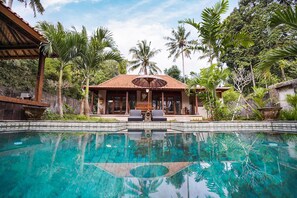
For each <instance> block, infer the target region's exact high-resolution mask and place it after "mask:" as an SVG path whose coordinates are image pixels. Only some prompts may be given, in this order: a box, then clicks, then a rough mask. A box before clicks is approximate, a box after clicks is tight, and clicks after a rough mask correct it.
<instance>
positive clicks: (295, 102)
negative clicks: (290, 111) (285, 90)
mask: <svg viewBox="0 0 297 198" xmlns="http://www.w3.org/2000/svg"><path fill="white" fill-rule="evenodd" d="M286 100H287V102H288V103H289V105H290V106H291V107H293V108H294V109H297V94H295V95H287V98H286Z"/></svg>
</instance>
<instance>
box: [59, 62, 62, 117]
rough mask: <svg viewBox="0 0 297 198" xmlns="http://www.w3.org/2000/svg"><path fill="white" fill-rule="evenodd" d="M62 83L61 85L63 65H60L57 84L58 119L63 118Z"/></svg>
mask: <svg viewBox="0 0 297 198" xmlns="http://www.w3.org/2000/svg"><path fill="white" fill-rule="evenodd" d="M62 83H63V65H61V67H60V73H59V82H58V108H59V115H60V117H63V100H62Z"/></svg>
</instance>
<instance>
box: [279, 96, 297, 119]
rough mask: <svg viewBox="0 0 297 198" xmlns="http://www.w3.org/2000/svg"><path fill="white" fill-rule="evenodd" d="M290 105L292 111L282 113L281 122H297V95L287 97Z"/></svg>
mask: <svg viewBox="0 0 297 198" xmlns="http://www.w3.org/2000/svg"><path fill="white" fill-rule="evenodd" d="M286 100H287V102H288V103H289V105H290V106H291V107H292V109H290V110H282V111H281V112H280V119H281V120H297V94H295V95H287V98H286Z"/></svg>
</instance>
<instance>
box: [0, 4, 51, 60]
mask: <svg viewBox="0 0 297 198" xmlns="http://www.w3.org/2000/svg"><path fill="white" fill-rule="evenodd" d="M42 42H47V41H46V39H45V38H44V37H43V36H42V35H41V34H40V33H39V32H38V31H36V30H35V29H34V28H32V27H31V26H30V25H29V24H28V23H26V22H25V21H24V20H23V19H22V18H21V17H20V16H18V15H17V14H16V13H15V12H12V11H11V9H10V8H8V7H6V6H5V5H3V4H2V3H0V59H2V60H3V59H32V58H38V56H39V46H40V44H41V43H42Z"/></svg>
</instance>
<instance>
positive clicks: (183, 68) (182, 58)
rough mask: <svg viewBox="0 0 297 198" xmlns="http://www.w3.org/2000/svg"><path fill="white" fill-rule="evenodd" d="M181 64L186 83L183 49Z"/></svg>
mask: <svg viewBox="0 0 297 198" xmlns="http://www.w3.org/2000/svg"><path fill="white" fill-rule="evenodd" d="M182 64H183V76H184V83H186V76H185V60H184V51H183V48H182Z"/></svg>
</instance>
